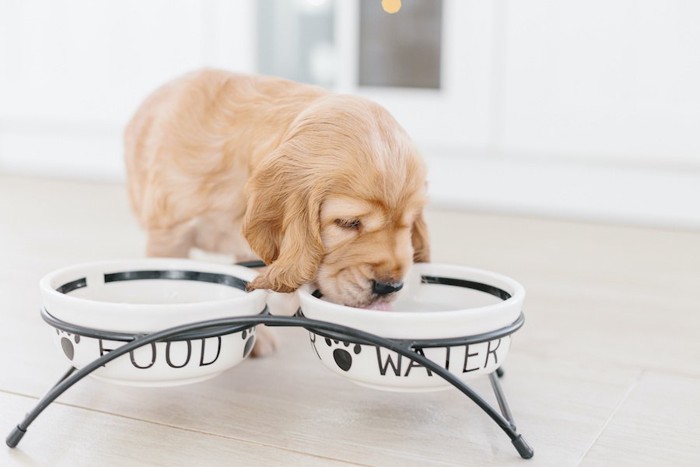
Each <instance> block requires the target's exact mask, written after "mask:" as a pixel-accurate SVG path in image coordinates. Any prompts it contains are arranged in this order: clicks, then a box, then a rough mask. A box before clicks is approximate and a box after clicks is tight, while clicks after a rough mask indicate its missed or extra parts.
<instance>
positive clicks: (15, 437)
mask: <svg viewBox="0 0 700 467" xmlns="http://www.w3.org/2000/svg"><path fill="white" fill-rule="evenodd" d="M75 370H76V369H75V368H74V367H70V368H69V369H68V371H66V372H65V373H64V374H63V376H61V379H59V380H58V381H57V382H56V384H54V385H53V386H52V387H51V390H50V391H49V394H50V393H51V392H52V391H53V390H54V389H56V386H58V385H60V384H61V383H62V382H63V381H65V380H66V379H68V377H70V375H72V374H73V373H74V372H75ZM51 402H52V401H51V400H47V397H46V396H44V398H43V399H41V400H40V401H39V403H38V404H37V406H36V407H35V408H34V409H33V410H32V412H35V411H38V412H41V411H42V410H44V409H45V408H46V406H47V405H49V404H50V403H51ZM30 413H31V412H30ZM30 423H31V422H30ZM28 426H29V423H27V419H26V418H25V419H24V420H23V421H22V423H20V424H19V425H17V426H15V427H14V428H13V429H12V431H11V432H10V434H9V435H7V438H6V439H5V443H6V444H7V445H8V446H9V447H11V448H14V447H16V446H17V445H18V444H19V442H20V441H21V440H22V437H23V436H24V434H25V433H26V432H27V427H28Z"/></svg>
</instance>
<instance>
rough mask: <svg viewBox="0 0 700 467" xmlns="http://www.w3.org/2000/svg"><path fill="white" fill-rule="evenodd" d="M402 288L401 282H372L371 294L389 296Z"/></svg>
mask: <svg viewBox="0 0 700 467" xmlns="http://www.w3.org/2000/svg"><path fill="white" fill-rule="evenodd" d="M402 288H403V282H378V281H372V292H374V293H375V294H377V295H389V294H390V293H394V292H398V291H399V290H401V289H402Z"/></svg>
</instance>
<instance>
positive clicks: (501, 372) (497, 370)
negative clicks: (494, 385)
mask: <svg viewBox="0 0 700 467" xmlns="http://www.w3.org/2000/svg"><path fill="white" fill-rule="evenodd" d="M504 374H505V372H504V371H503V369H502V368H497V369H496V376H498V377H499V378H503V375H504Z"/></svg>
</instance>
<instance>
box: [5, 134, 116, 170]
mask: <svg viewBox="0 0 700 467" xmlns="http://www.w3.org/2000/svg"><path fill="white" fill-rule="evenodd" d="M0 172H4V173H14V174H23V175H38V176H44V177H58V178H80V179H89V180H110V181H119V180H124V179H125V168H124V162H123V156H122V134H121V129H120V128H118V127H114V128H111V127H107V128H105V129H101V130H100V131H91V132H81V131H75V129H72V128H68V129H67V130H66V129H61V128H49V129H40V130H30V129H24V128H22V129H18V130H5V131H0Z"/></svg>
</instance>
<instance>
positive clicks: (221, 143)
mask: <svg viewBox="0 0 700 467" xmlns="http://www.w3.org/2000/svg"><path fill="white" fill-rule="evenodd" d="M125 152H126V154H125V155H126V166H127V174H128V189H129V196H130V200H131V203H132V206H133V210H134V212H135V213H136V216H137V217H138V220H139V221H140V223H141V224H142V226H143V227H144V228H145V229H146V230H147V233H148V245H147V254H148V255H151V256H179V257H186V256H188V255H189V252H190V249H191V248H193V247H196V248H199V249H202V250H205V251H211V252H220V253H226V254H233V255H235V256H236V259H238V260H246V259H252V258H254V257H255V256H257V257H259V258H261V259H262V260H263V261H264V262H265V263H266V264H267V265H268V267H267V269H266V270H264V271H263V272H262V273H261V275H260V276H259V277H258V278H256V279H255V280H254V281H253V282H252V283H251V284H250V287H251V288H265V289H271V290H275V291H278V292H291V291H294V290H296V289H297V288H298V287H300V286H301V285H302V284H305V283H315V284H316V285H317V286H318V287H319V289H320V291H321V293H322V294H323V296H324V298H326V299H328V300H330V301H333V302H336V303H341V304H344V305H349V306H354V307H375V308H381V307H382V306H383V305H384V304H386V303H387V302H388V301H390V300H391V299H392V298H393V297H394V296H395V295H396V294H395V292H396V291H398V290H399V289H400V287H401V284H402V280H403V277H404V274H405V273H406V270H407V269H408V268H409V266H410V265H411V263H412V262H413V261H416V262H424V261H428V259H429V246H428V239H427V229H426V225H425V222H424V220H423V215H422V212H423V207H424V205H425V202H426V199H425V188H426V173H425V167H424V164H423V162H422V160H421V158H420V157H419V155H418V152H417V151H416V148H415V147H414V145H413V144H412V142H411V141H410V139H409V137H408V136H407V134H406V133H405V131H404V130H403V129H402V128H401V127H400V126H399V124H398V123H397V122H396V121H395V120H394V118H393V117H392V116H391V115H390V114H389V113H388V112H387V111H386V110H385V109H384V108H382V107H381V106H379V105H377V104H375V103H373V102H371V101H368V100H366V99H362V98H358V97H353V96H348V95H338V94H333V93H330V92H328V91H326V90H324V89H321V88H318V87H314V86H308V85H303V84H298V83H294V82H291V81H287V80H283V79H277V78H271V77H259V76H244V75H237V74H233V73H229V72H226V71H220V70H202V71H198V72H194V73H191V74H188V75H186V76H184V77H181V78H179V79H176V80H174V81H172V82H169V83H167V84H165V85H164V86H162V87H161V88H159V89H158V90H156V91H155V92H154V93H153V94H152V95H151V96H150V97H148V98H147V99H146V101H145V102H144V103H143V104H142V105H141V107H140V108H139V109H138V111H137V112H136V114H135V116H134V117H133V118H132V120H131V121H130V123H129V125H128V127H127V129H126V132H125Z"/></svg>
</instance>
